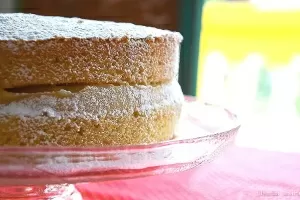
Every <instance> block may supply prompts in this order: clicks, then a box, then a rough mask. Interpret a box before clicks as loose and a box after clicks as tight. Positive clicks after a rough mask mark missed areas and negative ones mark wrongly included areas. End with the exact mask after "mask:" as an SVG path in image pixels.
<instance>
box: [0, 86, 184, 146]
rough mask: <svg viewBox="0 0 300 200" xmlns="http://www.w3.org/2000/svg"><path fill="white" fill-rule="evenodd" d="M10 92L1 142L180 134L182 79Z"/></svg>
mask: <svg viewBox="0 0 300 200" xmlns="http://www.w3.org/2000/svg"><path fill="white" fill-rule="evenodd" d="M74 87H76V86H74ZM68 88H70V87H68ZM3 96H4V95H3ZM5 96H9V99H10V100H9V101H7V102H6V103H5V104H1V102H0V145H1V146H107V145H126V144H145V143H155V142H160V141H164V140H168V139H171V138H172V137H173V136H174V131H175V129H176V124H177V122H178V120H179V117H180V113H181V106H182V102H183V94H182V91H181V88H180V86H179V84H178V83H177V82H173V83H170V84H165V85H159V86H105V87H104V86H85V87H82V89H80V90H76V89H74V90H69V91H66V90H64V89H60V90H57V91H47V92H41V91H39V92H37V93H18V94H9V95H7V94H6V95H5ZM3 102H4V101H3Z"/></svg>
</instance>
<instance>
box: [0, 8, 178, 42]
mask: <svg viewBox="0 0 300 200" xmlns="http://www.w3.org/2000/svg"><path fill="white" fill-rule="evenodd" d="M54 37H63V38H100V39H108V38H113V39H118V38H123V37H127V38H132V39H143V38H149V37H150V38H155V37H173V38H175V39H176V40H178V41H181V40H182V36H181V35H180V34H179V33H177V32H171V31H167V30H160V29H157V28H152V27H146V26H140V25H134V24H130V23H115V22H106V21H95V20H86V19H80V18H65V17H51V16H39V15H34V14H23V13H12V14H0V40H26V41H31V40H47V39H51V38H54Z"/></svg>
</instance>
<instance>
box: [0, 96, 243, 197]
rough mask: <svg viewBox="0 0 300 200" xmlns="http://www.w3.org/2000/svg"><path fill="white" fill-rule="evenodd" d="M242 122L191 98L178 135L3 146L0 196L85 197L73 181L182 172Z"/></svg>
mask: <svg viewBox="0 0 300 200" xmlns="http://www.w3.org/2000/svg"><path fill="white" fill-rule="evenodd" d="M239 127H240V124H239V122H238V120H237V118H236V116H235V115H234V114H232V113H231V112H230V111H228V110H226V109H223V108H221V107H218V106H214V105H209V104H203V103H199V102H196V101H195V102H194V101H191V100H190V99H187V102H186V104H185V105H184V108H183V115H182V118H181V121H180V123H179V126H178V130H177V133H176V137H175V138H174V139H173V140H169V141H165V142H161V143H157V144H147V145H130V146H114V147H91V148H88V147H86V148H69V147H1V148H0V199H51V200H54V199H55V200H61V199H66V200H80V199H82V197H81V195H80V193H79V192H78V191H77V190H76V188H75V186H74V185H73V184H75V183H82V182H95V181H97V182H99V181H107V180H119V179H129V178H137V177H144V176H153V175H159V174H168V173H177V172H181V171H185V170H188V169H191V168H194V167H196V166H199V165H204V164H205V163H208V162H211V161H212V160H213V159H214V158H215V157H216V156H217V155H219V154H220V153H222V152H223V151H224V150H225V148H226V147H228V146H229V145H231V144H232V143H233V141H234V138H235V136H236V134H237V131H238V129H239Z"/></svg>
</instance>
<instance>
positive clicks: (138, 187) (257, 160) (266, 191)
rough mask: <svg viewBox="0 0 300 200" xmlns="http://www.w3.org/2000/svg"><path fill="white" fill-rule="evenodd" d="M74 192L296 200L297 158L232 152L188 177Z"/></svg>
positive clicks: (186, 199)
mask: <svg viewBox="0 0 300 200" xmlns="http://www.w3.org/2000/svg"><path fill="white" fill-rule="evenodd" d="M77 188H78V190H79V191H80V192H81V193H82V195H83V198H84V199H85V200H92V199H97V200H98V199H99V200H101V199H104V200H121V199H122V200H194V199H195V200H202V199H204V200H239V199H240V200H248V199H249V200H252V199H259V200H264V199H275V200H277V199H283V200H288V199H289V200H292V199H300V154H287V153H278V152H267V151H260V150H255V149H246V148H239V147H233V148H231V149H229V150H228V151H227V152H226V153H225V154H223V155H222V156H221V157H220V158H218V159H217V160H215V161H214V162H213V163H211V164H208V165H205V166H202V167H198V168H195V169H193V170H190V171H186V172H182V173H178V174H171V175H161V176H155V177H154V176H153V177H146V178H139V179H132V180H123V181H110V182H102V183H92V184H79V185H77Z"/></svg>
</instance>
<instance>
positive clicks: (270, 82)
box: [0, 0, 300, 151]
mask: <svg viewBox="0 0 300 200" xmlns="http://www.w3.org/2000/svg"><path fill="white" fill-rule="evenodd" d="M0 12H27V13H36V14H42V15H59V16H68V17H73V16H76V17H82V18H89V19H98V20H109V21H118V22H132V23H135V24H142V25H147V26H154V27H158V28H162V29H169V30H173V31H179V32H181V33H182V35H183V36H184V42H183V44H182V48H181V59H180V76H179V82H180V84H181V86H182V89H183V91H184V93H185V94H186V95H192V96H197V97H198V98H199V99H200V100H203V101H208V102H211V103H216V104H220V105H224V106H226V107H228V108H230V109H232V110H233V111H234V112H236V113H237V114H238V115H239V116H240V118H241V121H242V124H243V125H242V130H241V132H240V135H239V137H238V139H237V143H238V144H239V145H244V146H255V147H257V148H267V149H276V148H278V147H279V146H280V148H281V150H282V149H283V150H284V151H299V150H300V145H298V141H299V139H300V120H299V119H300V117H299V116H300V1H299V0H285V1H282V0H248V1H247V0H243V1H242V0H239V1H238V0H235V1H234V0H231V1H229V0H227V1H225V0H223V1H222V0H204V1H201V0H0Z"/></svg>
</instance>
